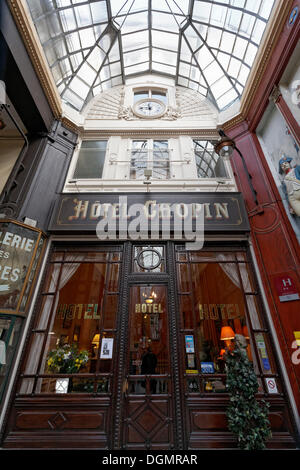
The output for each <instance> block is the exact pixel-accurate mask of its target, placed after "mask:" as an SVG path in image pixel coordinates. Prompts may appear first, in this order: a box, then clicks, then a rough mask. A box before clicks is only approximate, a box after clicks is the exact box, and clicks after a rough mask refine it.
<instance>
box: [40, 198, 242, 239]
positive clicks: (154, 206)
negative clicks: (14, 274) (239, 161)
mask: <svg viewBox="0 0 300 470" xmlns="http://www.w3.org/2000/svg"><path fill="white" fill-rule="evenodd" d="M136 208H138V209H137V210H138V211H139V214H137V213H135V210H136ZM141 213H142V215H143V216H145V218H146V220H147V221H148V222H149V225H148V227H147V228H148V232H149V233H150V232H151V231H152V224H154V223H155V224H156V226H155V233H156V234H157V233H160V232H161V229H162V224H164V226H166V225H167V224H169V228H170V231H171V232H172V231H173V230H174V224H175V221H176V222H178V220H179V221H180V220H186V219H188V218H189V219H191V220H192V221H194V223H195V221H196V220H198V218H199V217H200V215H201V217H203V223H204V230H205V232H206V231H208V232H209V231H225V232H228V231H231V232H236V231H238V232H245V231H249V230H250V227H249V223H248V218H247V213H246V210H245V205H244V201H243V199H242V195H241V194H240V193H230V192H227V193H202V192H201V193H200V192H199V193H180V192H177V193H151V194H149V193H121V194H120V193H119V194H115V193H113V194H112V193H110V194H108V193H106V194H84V193H80V194H78V193H77V194H62V195H61V196H60V197H59V199H58V201H57V203H56V206H55V208H54V211H53V214H52V218H51V221H50V224H49V228H48V229H49V231H51V232H62V231H71V232H73V231H80V232H81V233H82V232H90V233H95V232H96V228H97V224H98V223H99V222H100V221H103V220H105V219H106V218H107V217H108V216H109V217H110V219H111V220H112V221H115V223H116V227H117V233H119V232H120V231H121V230H122V232H124V230H123V228H122V227H123V225H124V223H125V225H126V223H127V224H130V223H131V222H133V221H135V220H137V219H138V216H140V214H141ZM126 228H128V226H126ZM123 234H124V233H123ZM118 238H121V237H120V236H119V237H118ZM124 238H126V234H125V236H124ZM151 238H152V237H151Z"/></svg>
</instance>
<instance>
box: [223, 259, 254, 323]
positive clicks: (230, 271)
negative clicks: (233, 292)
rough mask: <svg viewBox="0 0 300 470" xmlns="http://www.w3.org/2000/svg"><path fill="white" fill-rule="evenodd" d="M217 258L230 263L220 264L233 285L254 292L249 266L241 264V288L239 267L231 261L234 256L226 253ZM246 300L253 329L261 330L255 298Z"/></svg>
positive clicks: (250, 296)
mask: <svg viewBox="0 0 300 470" xmlns="http://www.w3.org/2000/svg"><path fill="white" fill-rule="evenodd" d="M216 257H217V260H218V261H228V262H226V263H224V262H223V263H219V265H220V266H221V268H222V269H223V271H224V272H225V274H226V275H227V276H228V277H229V279H230V280H231V281H232V282H233V284H235V285H236V286H237V287H239V288H240V289H241V288H242V287H243V288H244V291H245V292H252V287H251V282H250V277H249V273H248V269H247V265H246V264H245V263H239V268H240V274H241V279H242V284H243V286H241V283H240V277H239V273H238V267H237V265H236V264H235V263H230V260H232V256H231V255H230V254H228V255H227V254H224V253H217V255H216ZM246 298H247V306H248V310H249V315H250V319H251V324H252V327H253V328H255V329H259V328H260V322H259V317H258V313H257V310H256V305H255V299H254V296H253V295H247V296H246Z"/></svg>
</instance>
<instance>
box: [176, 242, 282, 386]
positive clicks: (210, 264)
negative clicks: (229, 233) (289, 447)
mask: <svg viewBox="0 0 300 470" xmlns="http://www.w3.org/2000/svg"><path fill="white" fill-rule="evenodd" d="M176 259H177V263H176V264H177V274H178V290H179V307H180V319H181V327H182V345H183V347H184V354H185V377H186V389H187V392H188V393H202V394H205V393H225V392H226V386H225V383H226V374H225V360H224V353H225V350H226V349H232V348H233V347H234V342H233V339H234V337H235V335H236V334H238V335H241V337H242V341H243V342H244V346H245V350H246V352H247V355H248V358H249V360H250V361H252V362H253V365H254V370H255V372H256V374H257V376H258V379H259V383H260V391H261V392H263V391H264V389H265V388H266V378H267V377H269V376H270V375H272V374H273V375H275V374H276V368H275V363H274V359H273V357H272V353H271V348H270V341H269V336H268V333H266V328H265V325H264V321H263V317H262V314H261V312H262V306H261V303H260V298H259V296H258V293H257V290H258V289H257V287H256V285H255V280H254V277H253V275H252V271H251V269H250V266H249V263H248V261H247V258H246V255H245V253H242V252H241V253H235V252H227V253H226V252H218V251H214V252H213V251H207V252H205V251H201V252H185V251H184V250H181V247H179V246H178V247H177V253H176ZM274 380H275V379H274Z"/></svg>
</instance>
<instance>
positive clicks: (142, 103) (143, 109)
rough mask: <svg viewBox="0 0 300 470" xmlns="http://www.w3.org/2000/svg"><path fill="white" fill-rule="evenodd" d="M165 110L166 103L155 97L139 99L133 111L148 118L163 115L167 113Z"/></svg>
mask: <svg viewBox="0 0 300 470" xmlns="http://www.w3.org/2000/svg"><path fill="white" fill-rule="evenodd" d="M165 110H166V106H165V104H164V103H163V102H162V101H160V100H157V99H155V98H145V99H143V100H139V101H137V102H136V103H135V105H134V107H133V112H134V113H135V114H136V115H137V116H139V117H141V118H148V119H154V118H158V117H161V116H162V115H163V114H164V113H165Z"/></svg>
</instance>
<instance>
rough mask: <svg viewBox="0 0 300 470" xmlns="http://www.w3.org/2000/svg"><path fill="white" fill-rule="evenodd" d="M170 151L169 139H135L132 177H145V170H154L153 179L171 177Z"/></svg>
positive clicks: (131, 161)
mask: <svg viewBox="0 0 300 470" xmlns="http://www.w3.org/2000/svg"><path fill="white" fill-rule="evenodd" d="M169 153H170V150H169V148H168V141H167V140H152V139H149V140H133V141H132V148H131V160H130V178H132V179H144V178H145V170H150V171H152V175H151V177H152V178H153V179H168V178H170V160H169Z"/></svg>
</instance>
